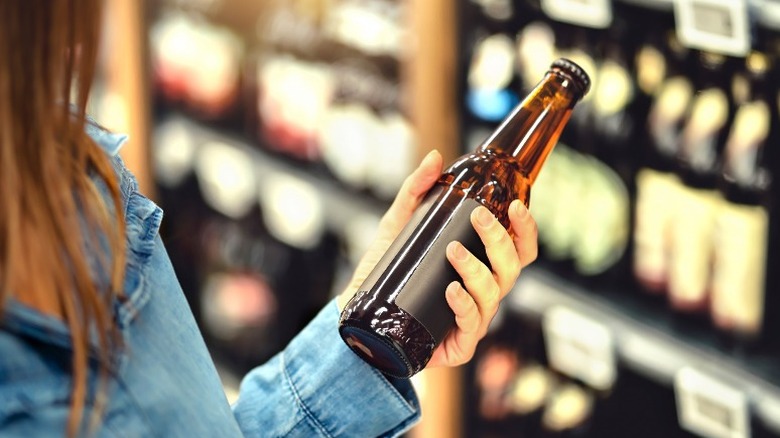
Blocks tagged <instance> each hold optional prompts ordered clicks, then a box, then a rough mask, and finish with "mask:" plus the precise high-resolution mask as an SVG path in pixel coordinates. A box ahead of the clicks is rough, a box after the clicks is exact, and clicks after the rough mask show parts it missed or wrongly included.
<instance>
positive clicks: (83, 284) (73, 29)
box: [0, 0, 125, 436]
mask: <svg viewBox="0 0 780 438" xmlns="http://www.w3.org/2000/svg"><path fill="white" fill-rule="evenodd" d="M101 4H102V1H101V0H57V1H51V0H0V60H2V62H0V312H1V311H2V309H3V307H4V305H5V303H6V302H7V300H8V299H9V298H14V299H16V300H19V301H20V302H21V303H23V304H28V305H33V306H35V307H37V308H38V309H39V310H42V311H44V312H45V313H49V314H53V315H54V316H56V317H58V318H60V319H62V320H63V321H64V322H65V323H66V325H67V326H68V328H69V330H70V334H71V339H72V344H73V346H72V350H71V351H72V370H71V373H72V382H73V384H72V390H71V401H70V413H69V417H68V423H67V431H66V432H67V434H68V435H70V436H74V435H76V434H79V433H80V431H81V430H82V429H81V428H82V424H83V423H82V421H83V420H84V414H85V412H86V411H87V408H86V406H87V403H88V400H91V397H92V396H91V395H90V394H91V392H90V390H89V389H88V388H89V386H90V385H89V384H88V381H89V375H90V363H91V360H90V337H91V336H92V337H95V338H96V339H97V342H98V349H97V350H98V357H97V359H98V364H99V366H98V370H99V373H98V374H99V379H98V382H99V383H100V385H98V391H96V394H92V395H94V396H95V397H96V400H95V401H94V403H92V405H93V406H94V407H95V409H92V412H93V413H95V412H100V411H101V406H102V402H101V400H102V399H103V398H104V397H100V396H101V394H103V395H105V394H104V392H105V391H104V390H105V388H106V382H107V380H108V375H109V372H110V363H111V357H112V353H113V352H114V351H115V348H116V347H118V344H119V340H120V336H119V335H118V329H117V327H116V324H115V323H114V318H113V315H112V304H111V303H112V302H113V300H114V299H115V298H116V297H117V295H118V294H120V292H119V291H121V285H122V281H123V277H124V270H123V269H124V254H125V239H124V233H125V230H124V221H123V220H122V213H123V211H122V208H121V205H122V204H121V199H120V192H119V184H118V182H117V177H116V175H115V173H114V170H113V167H112V165H111V162H110V160H109V158H108V157H107V156H106V155H105V154H104V153H103V152H102V150H101V149H100V148H99V147H98V146H97V145H96V144H95V143H94V142H93V141H92V140H91V139H90V137H89V136H88V135H86V134H85V130H84V127H85V123H87V121H86V115H85V112H86V110H85V107H86V105H87V99H88V97H89V90H90V85H91V82H92V80H93V76H94V74H95V69H96V58H97V46H98V42H99V31H100V22H101V15H102V14H101V9H102V8H101ZM91 176H92V177H91ZM93 177H98V178H100V179H102V180H103V181H104V182H105V183H106V185H107V187H108V192H109V193H110V198H111V199H110V201H109V202H106V200H105V199H104V198H103V196H102V195H101V194H100V191H99V189H98V188H97V186H96V185H95V183H94V182H93V181H94V180H93ZM88 253H89V254H88ZM94 262H97V263H94ZM106 274H108V277H107V279H108V280H109V281H108V283H110V284H109V285H105V284H104V283H106V281H102V282H101V281H98V280H97V279H96V278H97V277H101V276H103V275H106ZM1 315H2V314H1V313H0V318H2V316H1ZM93 418H97V414H96V415H95V416H93Z"/></svg>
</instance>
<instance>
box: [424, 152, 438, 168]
mask: <svg viewBox="0 0 780 438" xmlns="http://www.w3.org/2000/svg"><path fill="white" fill-rule="evenodd" d="M438 154H439V151H437V150H436V149H433V150H431V151H430V152H428V153H427V154H425V157H424V158H423V159H422V161H421V162H420V165H421V166H423V165H427V164H430V163H432V162H433V160H434V157H435V156H436V155H438Z"/></svg>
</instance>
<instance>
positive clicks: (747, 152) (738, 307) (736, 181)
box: [711, 52, 779, 338]
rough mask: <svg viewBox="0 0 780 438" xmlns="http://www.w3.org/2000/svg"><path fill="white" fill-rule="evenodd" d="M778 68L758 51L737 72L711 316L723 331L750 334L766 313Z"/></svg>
mask: <svg viewBox="0 0 780 438" xmlns="http://www.w3.org/2000/svg"><path fill="white" fill-rule="evenodd" d="M773 68H774V66H773V64H772V60H771V59H770V57H769V56H767V55H766V54H765V53H761V52H753V53H751V54H750V55H749V56H748V57H747V58H746V59H745V64H744V67H743V71H742V72H741V73H740V74H738V75H737V76H735V81H734V84H733V95H734V100H735V102H736V105H737V106H736V113H735V116H734V122H733V124H732V125H731V129H730V132H729V136H728V139H727V140H726V145H725V150H724V153H723V156H722V160H721V162H722V164H721V167H720V175H719V183H720V189H721V193H722V195H723V200H722V201H721V202H719V203H718V205H717V206H716V210H715V239H714V240H715V241H714V245H713V246H714V259H713V276H712V303H711V312H712V318H713V321H714V323H715V326H716V327H718V328H719V329H721V330H723V331H725V332H728V333H732V334H735V335H737V336H740V337H745V338H756V337H757V336H758V335H759V334H760V332H761V329H762V322H763V320H764V313H765V308H764V302H765V300H764V298H765V295H766V291H767V285H766V269H767V261H768V260H767V250H768V248H769V245H770V242H769V226H770V223H769V218H770V214H769V212H770V207H771V190H772V188H773V185H772V181H773V176H774V175H772V171H773V170H774V169H772V168H771V165H770V157H771V151H769V149H771V148H772V146H770V145H771V144H772V143H776V142H777V141H778V139H779V137H778V123H779V120H778V117H777V106H776V98H777V96H776V86H775V85H774V84H773V82H772V80H771V78H770V76H769V75H770V74H771V72H772V69H773ZM773 90H775V91H774V92H773Z"/></svg>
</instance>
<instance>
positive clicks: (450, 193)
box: [339, 58, 590, 378]
mask: <svg viewBox="0 0 780 438" xmlns="http://www.w3.org/2000/svg"><path fill="white" fill-rule="evenodd" d="M589 87H590V80H589V79H588V76H587V74H586V73H585V72H584V71H583V70H582V69H581V68H580V67H579V66H578V65H576V64H574V63H573V62H571V61H569V60H567V59H563V58H562V59H558V60H556V61H554V62H553V63H552V65H551V66H550V69H549V71H548V72H547V74H546V75H545V76H544V78H543V79H542V81H541V82H540V83H539V85H537V87H536V88H535V89H534V90H533V91H532V92H531V93H530V94H529V95H528V96H527V97H526V98H525V100H523V102H521V103H520V104H519V105H518V106H517V107H516V108H515V109H514V110H513V111H512V113H511V114H510V115H509V116H508V117H507V118H506V119H505V120H504V121H503V122H502V123H501V125H500V126H499V127H498V128H497V129H496V130H495V131H494V132H493V134H492V135H490V136H489V137H488V138H487V139H486V140H485V141H484V142H483V143H482V144H481V145H480V146H479V147H478V148H477V150H476V151H475V152H474V153H471V154H466V155H464V156H462V157H460V158H459V159H457V160H456V161H455V162H454V163H453V164H452V165H451V166H450V167H449V168H448V169H447V170H445V172H444V173H443V174H442V175H441V177H440V179H439V181H438V182H437V184H436V185H435V186H434V187H433V188H432V189H431V190H430V192H429V193H428V194H427V195H426V198H425V199H424V200H423V202H422V204H421V205H420V207H419V208H418V209H417V211H416V212H415V213H414V215H413V216H412V218H411V220H410V221H409V223H408V224H407V225H406V227H405V228H404V229H403V230H402V231H401V233H400V234H399V236H398V237H397V238H396V240H395V241H394V242H393V243H392V244H391V245H390V248H389V249H388V250H387V252H386V253H385V254H384V255H383V257H382V258H381V259H380V261H379V263H378V264H377V266H376V267H375V268H374V270H373V271H372V272H371V273H370V274H369V275H368V277H367V278H366V280H365V281H364V283H363V284H362V285H361V286H360V288H359V289H358V292H357V293H356V294H355V296H354V297H353V298H352V299H351V300H350V301H349V302H348V303H347V305H346V307H345V308H344V310H343V311H342V314H341V319H340V324H339V332H340V334H341V336H342V338H343V339H344V341H345V342H346V343H347V345H349V346H350V347H351V348H352V350H353V351H354V352H355V353H356V354H357V355H358V356H360V357H361V358H363V359H364V360H365V361H366V362H368V363H369V364H371V365H373V366H374V367H376V368H377V369H379V370H381V371H382V372H384V373H386V374H388V375H391V376H395V377H404V378H405V377H410V376H412V375H414V374H415V373H417V372H418V371H420V370H422V369H423V368H424V367H425V365H426V364H427V363H428V361H429V360H430V358H431V356H432V354H433V351H434V349H435V348H436V347H437V346H438V345H439V343H441V341H442V340H443V339H444V338H445V336H446V335H447V333H448V332H449V331H450V329H451V328H453V327H454V326H455V315H454V314H453V312H452V310H451V309H450V308H449V305H448V304H447V301H446V299H445V295H444V291H445V289H446V287H447V285H448V284H449V283H451V282H453V281H458V280H460V278H459V275H458V273H457V272H456V271H455V269H454V268H453V267H452V266H451V265H450V263H449V262H448V260H447V258H446V255H445V248H446V246H447V244H448V243H449V242H451V241H453V240H458V241H459V242H461V243H462V244H463V245H464V246H465V247H466V248H467V249H468V250H469V251H470V252H471V253H472V254H474V255H475V256H477V257H478V258H480V260H482V262H483V263H485V264H488V265H489V261H488V259H487V256H486V254H485V250H484V245H483V244H482V242H481V241H480V239H479V236H478V235H477V233H476V231H475V230H474V229H473V227H472V225H471V222H470V220H469V217H470V214H471V212H472V211H473V210H474V209H475V208H476V207H477V206H479V205H484V206H485V207H487V208H488V209H489V210H490V211H491V212H492V213H493V214H494V215H495V216H496V218H497V219H498V220H499V221H500V222H501V224H502V225H504V227H506V228H509V226H510V223H509V215H508V208H509V204H510V202H511V201H512V200H514V199H521V200H522V201H523V202H524V203H525V204H526V205H528V203H529V200H530V191H531V185H532V184H533V182H534V181H535V180H536V177H537V175H538V174H539V170H540V169H541V167H542V164H543V163H544V160H545V158H547V156H548V155H549V154H550V152H551V151H552V149H553V147H554V146H555V143H556V142H557V140H558V137H559V136H560V134H561V131H562V130H563V128H564V126H565V125H566V122H567V121H568V120H569V117H570V116H571V111H572V109H573V108H574V106H575V104H576V103H577V102H578V101H579V100H580V99H581V98H582V97H583V95H585V93H587V91H588V89H589Z"/></svg>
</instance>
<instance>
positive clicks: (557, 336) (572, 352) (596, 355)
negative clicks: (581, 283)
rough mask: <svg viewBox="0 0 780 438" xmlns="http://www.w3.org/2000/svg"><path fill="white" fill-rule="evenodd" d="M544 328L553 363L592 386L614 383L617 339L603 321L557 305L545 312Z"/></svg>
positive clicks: (606, 386) (555, 366)
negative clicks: (614, 338)
mask: <svg viewBox="0 0 780 438" xmlns="http://www.w3.org/2000/svg"><path fill="white" fill-rule="evenodd" d="M542 330H543V331H544V339H545V344H546V347H547V358H548V360H549V361H550V366H552V367H553V368H555V369H556V370H558V371H560V372H562V373H564V374H567V375H569V376H571V377H574V378H578V379H580V380H582V381H583V382H585V383H587V384H588V385H590V386H592V387H593V388H596V389H600V390H606V389H609V388H611V387H612V385H613V384H614V383H615V378H616V377H617V367H616V365H615V349H614V340H613V337H612V333H611V332H610V330H609V329H608V328H607V327H606V326H605V325H604V324H602V323H600V322H597V321H595V320H593V319H591V318H588V317H586V316H584V315H582V314H580V313H578V312H575V311H574V310H571V309H570V308H568V307H562V306H556V307H552V308H550V309H549V310H548V311H547V312H546V313H545V314H544V317H543V320H542Z"/></svg>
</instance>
